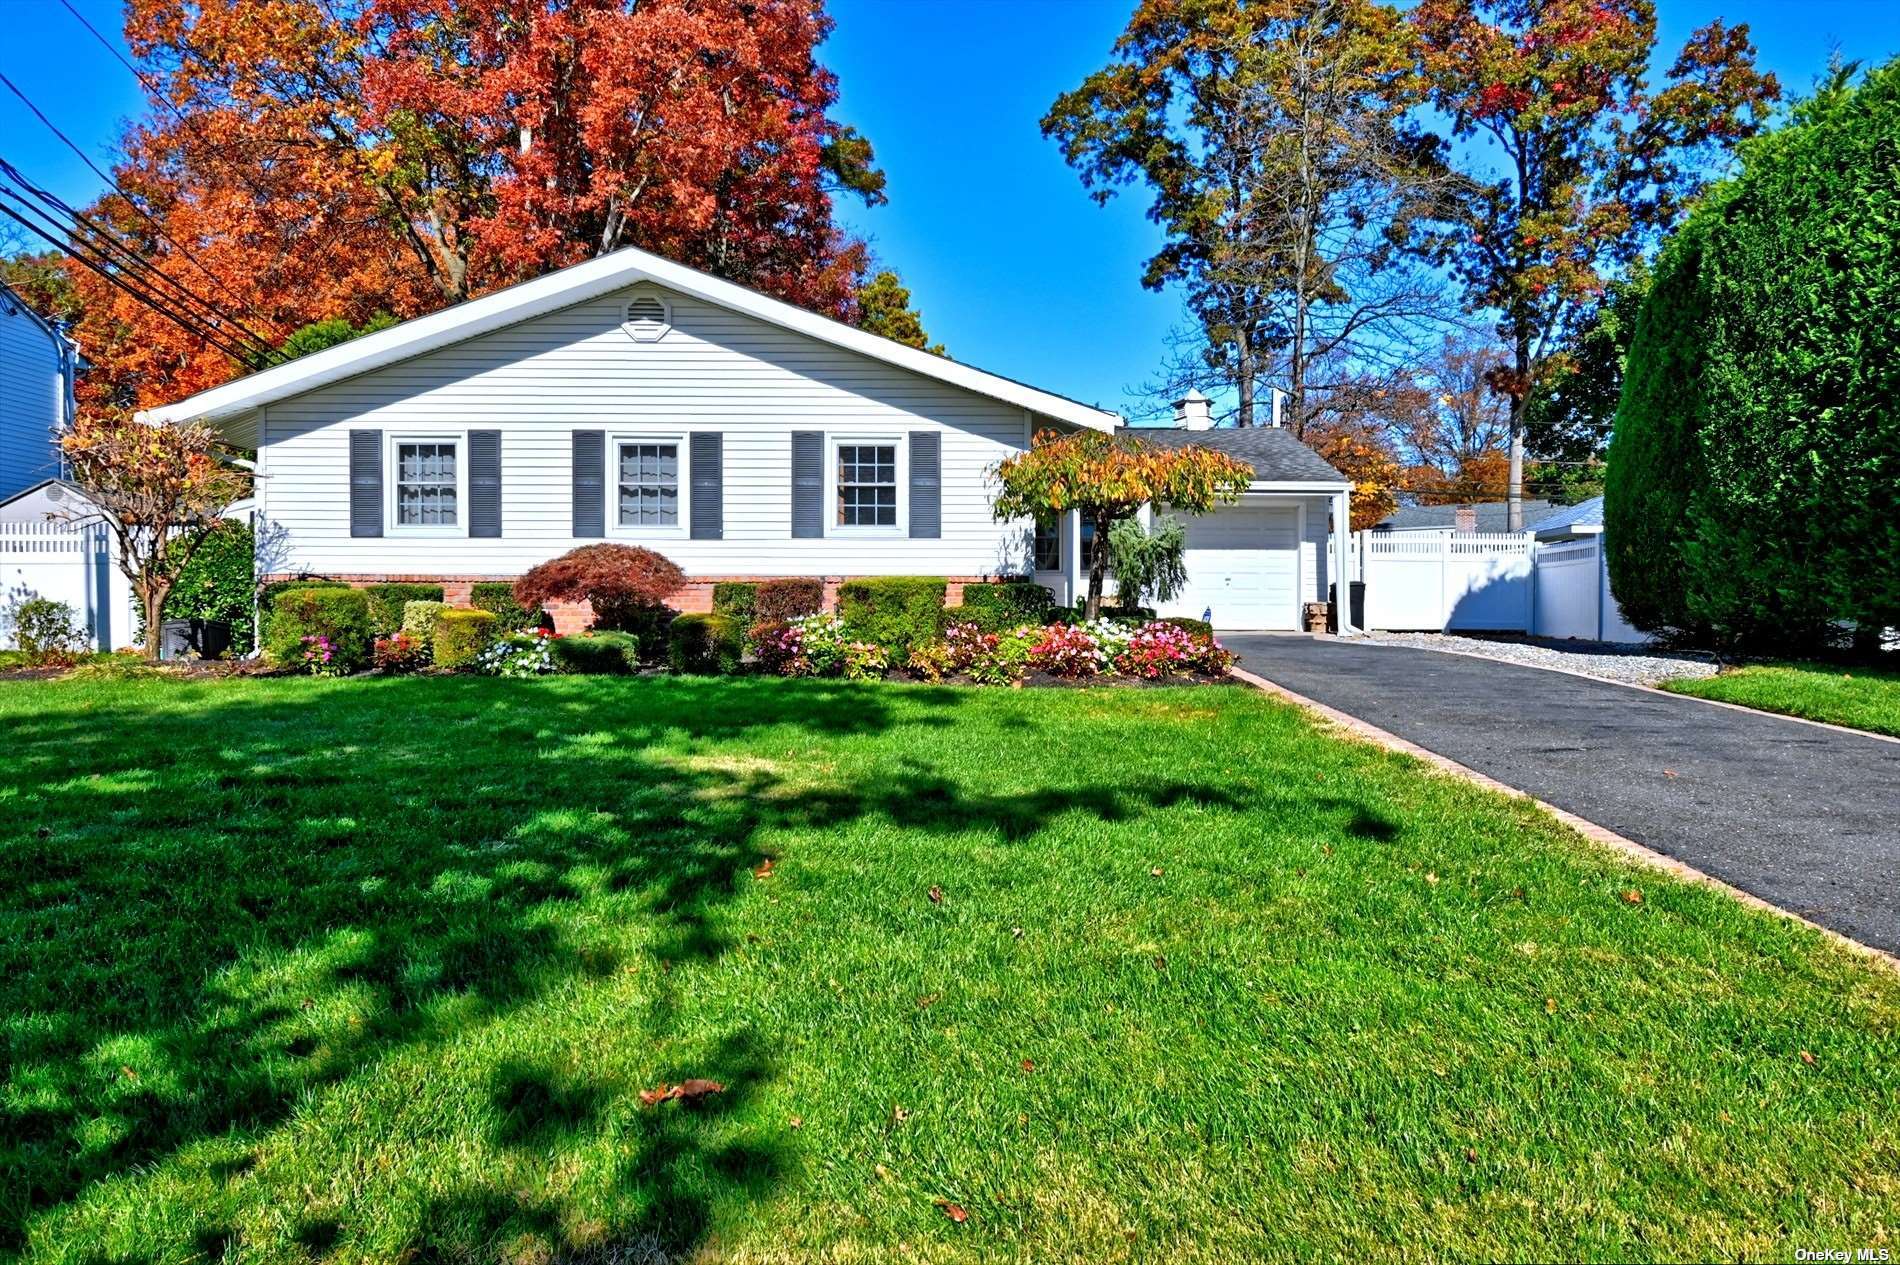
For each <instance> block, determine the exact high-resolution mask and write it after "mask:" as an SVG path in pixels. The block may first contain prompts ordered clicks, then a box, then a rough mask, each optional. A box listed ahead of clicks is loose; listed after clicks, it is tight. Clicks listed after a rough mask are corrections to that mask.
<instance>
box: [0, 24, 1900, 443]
mask: <svg viewBox="0 0 1900 1265" xmlns="http://www.w3.org/2000/svg"><path fill="white" fill-rule="evenodd" d="M72 3H73V4H74V6H75V7H76V8H78V9H79V10H80V11H81V12H82V13H84V14H85V15H86V16H87V17H88V18H89V19H90V20H91V21H92V23H93V25H94V26H96V27H98V28H99V29H100V30H101V31H103V32H104V33H105V34H106V35H107V36H108V37H109V38H112V39H114V40H117V39H118V38H119V8H118V5H117V3H116V2H115V0H72ZM1131 7H1132V4H1131V0H974V2H973V3H967V4H950V3H936V2H931V3H927V2H925V0H831V4H830V8H831V13H832V16H833V17H834V18H835V19H836V22H837V29H836V30H835V31H834V32H833V34H832V37H831V40H830V42H829V43H827V44H826V46H825V47H824V49H823V50H822V56H823V59H824V60H825V62H826V63H827V64H828V65H829V66H830V67H831V68H832V69H833V70H834V71H836V72H837V74H838V77H839V80H840V85H841V89H842V93H843V101H842V103H841V106H840V110H839V114H840V117H842V118H843V119H844V120H845V121H847V122H849V123H852V124H854V125H856V126H857V127H858V128H859V129H860V130H862V131H863V132H864V133H865V134H866V135H867V136H869V137H870V138H871V141H872V143H873V145H875V146H876V149H877V155H878V161H879V163H880V165H882V167H883V168H884V170H885V172H886V174H887V175H888V176H889V179H890V184H889V188H888V192H889V194H890V204H889V205H888V206H883V207H878V208H875V209H866V208H864V207H862V206H856V205H847V206H845V207H844V208H843V210H844V219H845V221H846V223H847V224H849V225H850V227H852V228H853V229H854V230H856V231H857V232H859V233H861V234H862V235H864V236H865V237H867V238H869V239H870V241H871V242H872V245H873V248H874V249H875V250H876V251H877V253H878V255H879V256H880V257H881V258H882V259H883V260H884V261H885V262H887V263H889V264H891V265H892V266H894V267H896V268H897V269H898V270H899V271H900V272H902V273H903V275H904V278H905V280H906V281H907V282H908V283H909V285H910V286H911V290H912V294H913V297H914V299H915V301H916V302H917V304H918V305H919V307H920V309H921V310H922V312H923V316H924V320H925V324H926V328H928V330H929V331H930V334H931V336H932V337H933V338H936V339H939V340H941V341H942V342H944V343H945V344H946V345H947V347H948V348H949V350H950V353H951V354H952V355H954V356H955V357H957V358H958V359H959V360H964V361H968V362H969V363H971V364H975V365H979V366H981V367H983V368H986V369H992V370H995V371H996V372H998V373H1003V374H1007V375H1008V376H1010V377H1012V378H1018V379H1021V380H1023V381H1026V382H1032V383H1035V384H1036V385H1038V386H1042V387H1046V388H1047V389H1049V390H1052V391H1059V392H1061V393H1063V394H1065V395H1070V396H1074V397H1076V398H1078V399H1081V400H1084V401H1087V402H1090V403H1098V404H1101V405H1103V406H1105V407H1108V408H1112V409H1118V410H1124V411H1127V410H1130V409H1131V408H1132V407H1133V404H1134V402H1133V401H1131V399H1130V398H1129V396H1128V391H1129V389H1130V388H1133V387H1139V385H1140V384H1141V383H1142V382H1143V381H1144V380H1146V379H1148V378H1149V377H1150V376H1151V375H1152V374H1153V373H1154V371H1155V369H1156V367H1157V366H1158V365H1159V363H1160V362H1161V360H1162V359H1163V357H1164V355H1165V353H1166V349H1167V338H1168V333H1169V331H1170V329H1171V328H1173V327H1175V326H1176V325H1177V324H1178V323H1179V321H1180V310H1179V305H1178V302H1177V300H1176V299H1174V298H1173V297H1171V296H1169V295H1166V294H1152V293H1149V292H1148V291H1145V290H1143V289H1142V288H1141V285H1140V275H1141V267H1142V263H1143V261H1144V260H1145V259H1146V258H1147V256H1148V255H1149V254H1151V253H1152V252H1153V250H1154V249H1155V246H1156V245H1157V243H1158V238H1157V235H1156V233H1155V231H1154V228H1153V226H1151V225H1150V224H1149V223H1148V222H1147V220H1146V219H1145V217H1144V211H1145V209H1146V200H1145V199H1144V198H1143V196H1142V194H1141V192H1140V190H1139V189H1135V190H1131V191H1130V192H1129V193H1127V194H1125V195H1123V196H1121V197H1118V198H1116V199H1114V200H1113V201H1112V202H1110V203H1109V205H1108V206H1107V207H1106V208H1098V207H1097V206H1096V205H1095V204H1094V203H1093V202H1091V201H1090V200H1089V198H1088V197H1087V196H1086V194H1085V193H1084V192H1083V190H1082V186H1081V182H1080V181H1079V180H1077V179H1076V176H1075V173H1074V172H1073V171H1071V170H1070V169H1069V168H1068V167H1067V166H1066V165H1065V164H1064V163H1063V161H1062V158H1061V155H1060V154H1059V153H1058V152H1057V150H1056V147H1055V146H1054V145H1053V144H1051V143H1050V142H1048V141H1045V140H1043V139H1042V136H1041V134H1040V131H1039V129H1038V127H1037V123H1038V121H1039V120H1040V119H1041V118H1042V115H1043V112H1044V111H1045V110H1046V109H1047V108H1048V106H1049V103H1050V102H1051V101H1053V100H1054V99H1055V97H1056V95H1057V94H1058V93H1060V92H1062V91H1064V90H1066V89H1068V88H1071V87H1074V86H1075V85H1076V84H1077V83H1079V82H1080V81H1081V80H1082V78H1083V77H1084V76H1085V75H1087V74H1088V73H1089V72H1090V71H1091V70H1094V69H1096V68H1097V67H1099V66H1100V65H1102V64H1104V62H1105V61H1106V59H1107V57H1108V52H1109V46H1110V44H1111V43H1112V42H1113V41H1114V39H1115V36H1116V35H1117V34H1118V33H1119V32H1120V30H1121V27H1122V24H1123V23H1124V21H1125V20H1126V18H1127V14H1128V11H1129V9H1130V8H1131ZM1658 8H1659V10H1660V15H1661V21H1662V48H1663V49H1664V50H1666V52H1667V53H1669V54H1673V52H1674V50H1675V48H1676V47H1678V46H1680V44H1681V42H1682V40H1683V38H1684V37H1685V36H1686V35H1687V34H1688V33H1689V32H1690V31H1691V30H1693V29H1694V28H1695V27H1697V26H1700V25H1702V24H1703V23H1705V22H1707V21H1709V20H1710V19H1712V18H1715V17H1723V18H1726V19H1728V20H1729V21H1732V22H1744V21H1745V22H1748V23H1749V24H1750V26H1751V28H1752V30H1753V33H1754V38H1755V41H1756V44H1757V45H1758V47H1759V48H1760V50H1761V56H1762V61H1763V63H1764V64H1765V65H1766V66H1767V67H1768V68H1769V69H1771V70H1773V71H1775V72H1776V73H1777V74H1778V75H1780V76H1781V79H1782V82H1783V84H1784V86H1786V87H1788V88H1791V89H1795V90H1797V91H1798V90H1804V89H1806V88H1807V86H1808V85H1809V84H1810V83H1811V82H1812V80H1813V78H1814V76H1815V74H1816V73H1817V72H1818V71H1819V70H1820V69H1821V68H1822V67H1823V66H1825V65H1826V62H1827V58H1828V55H1829V53H1830V51H1831V50H1832V49H1834V48H1835V47H1838V48H1839V49H1840V50H1841V52H1842V54H1843V55H1844V56H1846V57H1848V58H1858V59H1860V60H1863V61H1865V62H1868V63H1878V62H1881V61H1885V60H1887V59H1888V58H1890V57H1892V56H1893V55H1895V54H1896V53H1900V3H1896V2H1894V0H1801V2H1800V3H1792V2H1787V0H1756V2H1753V3H1744V2H1743V0H1730V2H1728V3H1723V2H1721V0H1659V5H1658ZM0 22H4V27H3V28H0V29H4V30H5V32H6V36H7V38H6V39H5V40H4V41H0V71H3V72H4V73H5V74H6V75H7V76H8V77H9V78H11V79H12V80H13V81H14V82H15V83H17V84H19V86H20V87H21V88H22V89H23V90H24V91H25V92H26V93H27V95H29V96H31V97H32V98H33V99H34V101H35V102H37V103H38V104H39V106H40V108H41V109H43V110H45V111H46V113H47V114H48V115H49V116H50V117H51V118H52V120H53V121H54V122H55V123H57V124H58V125H59V126H60V128H61V129H62V130H64V131H65V132H66V133H67V135H69V136H70V137H72V139H73V140H74V141H75V142H77V143H78V144H79V145H80V146H81V147H82V148H84V149H86V150H87V152H88V153H89V154H90V155H91V156H92V157H93V159H94V161H96V162H98V163H99V165H100V166H102V167H104V166H106V165H107V163H106V155H107V153H108V151H109V149H110V147H111V144H112V142H113V140H114V138H115V137H116V136H117V135H118V133H119V129H120V126H121V122H122V120H124V119H125V118H126V117H128V116H130V115H132V114H134V113H136V112H137V111H138V109H139V108H140V97H139V90H138V85H137V83H136V81H134V80H133V78H132V76H131V75H130V74H129V73H128V72H127V71H126V69H125V68H124V67H123V66H121V65H120V64H119V63H118V62H117V61H115V60H113V59H112V57H111V55H110V54H108V53H107V52H106V50H105V49H103V48H101V47H100V46H99V45H98V43H97V42H96V41H94V39H93V38H92V36H90V35H88V34H87V33H86V32H85V30H84V29H83V28H82V27H80V26H79V24H78V23H77V22H75V21H74V19H73V18H72V16H71V15H70V14H68V13H67V12H66V11H65V9H64V8H62V7H61V6H60V4H59V3H58V0H0ZM0 155H4V156H5V157H6V158H7V159H8V160H9V161H11V162H13V163H14V164H16V165H17V166H19V167H20V168H21V169H22V170H24V171H25V172H26V173H27V174H28V175H29V176H30V177H32V178H33V179H35V180H37V181H38V182H40V183H42V184H45V185H47V186H49V187H51V188H52V189H53V190H54V191H55V192H58V193H60V194H61V195H62V196H64V197H66V198H67V199H68V200H69V201H74V202H83V201H86V200H88V199H90V198H91V197H92V196H93V195H94V193H95V192H96V191H97V189H98V187H99V181H98V179H97V178H96V177H95V176H93V174H92V173H91V172H90V171H88V170H87V169H86V168H85V166H84V164H82V163H81V162H80V161H79V160H78V159H77V158H75V157H74V156H73V155H72V154H71V153H70V152H69V151H67V150H66V149H65V148H64V147H63V146H62V145H61V144H60V143H59V141H58V140H56V139H55V138H54V137H53V136H52V135H51V134H50V133H48V132H47V131H46V130H45V128H44V127H42V126H41V124H40V123H39V122H38V121H37V120H35V119H34V118H33V117H32V115H30V114H29V113H28V112H27V111H26V109H25V108H24V107H23V106H21V105H20V104H19V102H18V101H17V100H15V99H14V98H13V97H12V96H11V95H10V94H7V93H6V92H5V91H4V90H0Z"/></svg>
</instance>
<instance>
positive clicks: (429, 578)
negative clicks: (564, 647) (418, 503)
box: [264, 572, 999, 633]
mask: <svg viewBox="0 0 1900 1265" xmlns="http://www.w3.org/2000/svg"><path fill="white" fill-rule="evenodd" d="M305 578H319V577H306V576H304V575H294V574H289V573H280V574H273V575H267V576H265V577H264V579H265V580H266V581H267V582H270V581H277V580H299V579H305ZM320 578H322V579H326V580H335V581H337V582H338V583H341V584H349V585H353V586H355V587H358V588H360V587H362V586H363V585H366V584H440V585H441V586H442V600H443V601H445V602H447V603H448V604H449V605H450V606H467V605H468V604H469V592H470V589H471V588H472V587H473V586H474V585H476V584H482V583H486V582H488V581H492V580H505V581H513V580H515V579H516V578H517V577H515V576H512V575H410V574H395V573H391V574H387V575H384V574H375V573H370V572H352V573H345V574H342V575H326V576H323V577H320ZM811 578H816V579H822V580H823V581H824V582H825V609H826V610H836V609H837V608H838V586H839V585H840V584H843V583H845V582H846V581H848V580H857V579H874V578H876V577H873V576H854V575H826V576H817V577H807V576H781V575H708V576H693V577H691V578H689V579H688V580H687V581H686V583H685V584H684V585H682V586H681V587H680V589H679V591H678V592H676V593H674V594H673V596H672V597H671V598H669V599H668V600H667V603H666V604H667V605H668V606H670V607H672V608H673V609H674V610H676V611H680V612H682V613H687V614H692V613H705V612H707V611H710V610H712V597H713V586H714V585H715V584H727V583H735V582H736V583H745V584H763V583H764V582H765V581H767V580H783V579H811ZM997 578H999V577H995V576H982V575H952V576H946V577H944V580H945V584H944V595H943V600H944V604H945V605H946V606H955V605H957V604H958V603H960V602H961V601H963V586H964V585H966V584H988V583H992V582H994V580H996V579H997ZM546 609H547V612H548V614H549V615H550V616H551V617H553V620H554V627H555V630H556V631H557V632H563V633H571V632H579V631H580V630H581V629H583V628H586V627H587V626H589V625H590V624H592V623H593V622H594V609H593V607H591V606H589V605H588V604H587V603H586V602H553V603H550V604H549V605H548V606H547V608H546Z"/></svg>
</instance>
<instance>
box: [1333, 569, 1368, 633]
mask: <svg viewBox="0 0 1900 1265" xmlns="http://www.w3.org/2000/svg"><path fill="white" fill-rule="evenodd" d="M1346 596H1347V600H1349V601H1350V602H1351V603H1352V626H1353V627H1354V628H1357V629H1358V630H1359V631H1360V632H1364V631H1365V630H1366V582H1365V581H1364V580H1354V581H1353V582H1352V583H1351V584H1348V585H1347V586H1346ZM1326 600H1327V601H1329V602H1331V603H1332V604H1333V618H1334V619H1335V620H1336V619H1338V618H1339V586H1338V585H1337V584H1335V585H1333V586H1332V588H1331V589H1329V590H1328V591H1327V594H1326ZM1334 631H1335V632H1337V631H1338V629H1334Z"/></svg>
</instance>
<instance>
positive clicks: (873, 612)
mask: <svg viewBox="0 0 1900 1265" xmlns="http://www.w3.org/2000/svg"><path fill="white" fill-rule="evenodd" d="M944 588H945V583H944V579H943V577H942V576H940V575H934V576H933V575H891V576H879V577H876V578H874V579H869V580H847V581H846V582H845V583H843V584H840V585H839V586H838V615H839V617H840V618H841V619H843V620H844V627H845V634H846V635H847V636H848V637H850V638H851V639H852V640H854V641H868V642H870V643H871V644H872V645H874V646H882V647H884V648H885V649H886V650H888V651H890V652H891V658H892V660H893V661H895V662H898V663H902V662H904V661H905V660H906V659H908V658H909V657H910V648H911V647H912V646H927V645H929V644H930V643H931V642H933V641H936V640H938V639H939V638H941V637H942V636H943V621H944V614H943V594H944Z"/></svg>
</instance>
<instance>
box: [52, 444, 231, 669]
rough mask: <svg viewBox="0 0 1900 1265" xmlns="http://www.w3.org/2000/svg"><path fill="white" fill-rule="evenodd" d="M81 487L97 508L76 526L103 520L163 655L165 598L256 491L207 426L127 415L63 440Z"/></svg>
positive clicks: (148, 644)
mask: <svg viewBox="0 0 1900 1265" xmlns="http://www.w3.org/2000/svg"><path fill="white" fill-rule="evenodd" d="M60 449H61V451H62V452H63V453H64V454H65V456H66V464H67V466H68V468H69V469H70V470H71V471H72V479H73V482H74V483H76V484H77V485H78V486H79V488H80V489H81V490H82V491H83V492H85V494H86V497H87V499H88V500H89V501H90V502H91V503H92V508H91V510H90V511H89V512H87V513H85V514H83V515H80V516H78V517H77V519H76V520H75V521H78V522H98V523H103V524H104V525H105V526H106V528H107V530H109V531H110V532H111V533H112V537H113V541H114V543H115V544H116V545H117V546H118V549H117V555H118V565H119V570H120V571H121V572H123V573H124V575H125V578H126V579H127V580H129V581H131V583H132V592H133V593H134V594H135V595H136V596H137V597H138V600H139V610H140V611H141V612H142V613H143V615H144V619H145V653H146V655H147V656H149V657H151V658H157V657H158V647H159V640H160V636H161V631H162V630H161V624H162V622H163V619H164V613H163V612H164V609H165V598H166V596H167V595H168V594H170V592H171V591H172V586H173V585H174V584H176V583H177V581H178V577H179V575H180V574H181V573H183V572H184V570H185V568H186V567H187V566H189V565H190V564H191V560H192V558H193V556H194V555H196V554H197V552H198V546H199V545H201V544H203V543H204V540H205V537H206V536H208V535H209V534H210V533H211V530H212V529H213V528H215V527H216V526H217V525H218V524H219V523H220V522H221V521H222V516H223V514H224V510H225V508H226V507H227V506H229V505H230V504H231V502H233V501H235V500H237V499H239V498H240V497H243V496H245V495H247V494H248V493H249V492H250V487H251V479H250V475H248V474H247V473H245V472H244V471H243V470H241V469H239V468H237V467H236V466H234V465H232V464H231V462H230V459H229V454H228V453H227V452H226V451H225V450H224V448H223V446H222V444H221V443H220V442H219V440H218V437H217V433H216V432H215V431H213V430H212V429H211V428H210V427H209V426H205V425H203V424H201V423H196V422H192V423H187V424H184V425H178V426H147V425H145V424H144V423H142V422H136V421H133V420H132V419H131V418H129V417H126V416H124V415H122V414H115V415H98V416H89V417H81V418H80V419H79V420H78V421H77V422H76V423H75V424H74V425H73V428H72V429H71V430H69V431H68V432H67V433H66V434H65V435H64V436H63V437H62V438H61V439H60Z"/></svg>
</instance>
